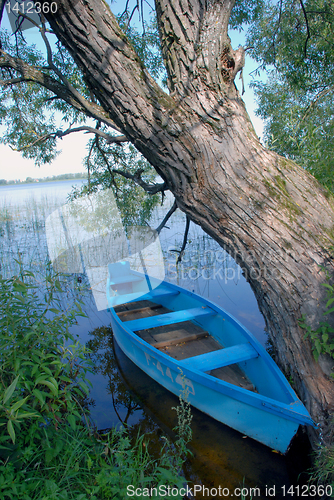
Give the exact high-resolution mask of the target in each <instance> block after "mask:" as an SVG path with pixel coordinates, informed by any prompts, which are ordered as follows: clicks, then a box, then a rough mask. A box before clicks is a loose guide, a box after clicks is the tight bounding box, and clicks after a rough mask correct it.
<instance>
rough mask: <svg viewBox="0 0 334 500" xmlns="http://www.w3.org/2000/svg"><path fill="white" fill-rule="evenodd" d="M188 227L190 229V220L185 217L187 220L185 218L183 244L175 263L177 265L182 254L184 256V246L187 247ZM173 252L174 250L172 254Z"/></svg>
mask: <svg viewBox="0 0 334 500" xmlns="http://www.w3.org/2000/svg"><path fill="white" fill-rule="evenodd" d="M189 227H190V219H189V217H188V215H187V218H186V227H185V230H184V235H183V243H182V247H181V250H179V256H178V258H177V261H176V263H177V264H179V263H180V262H181V260H182V257H183V254H184V251H185V248H186V245H187V240H188V233H189ZM175 251H176V250H174V252H175Z"/></svg>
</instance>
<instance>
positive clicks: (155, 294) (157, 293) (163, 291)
mask: <svg viewBox="0 0 334 500" xmlns="http://www.w3.org/2000/svg"><path fill="white" fill-rule="evenodd" d="M179 293H180V292H179V291H178V290H173V289H169V288H163V287H161V286H158V287H157V288H154V289H153V290H150V291H149V292H147V293H145V296H144V295H143V297H144V298H145V299H146V298H148V299H149V298H150V297H152V299H155V298H159V297H171V296H172V295H178V294H179Z"/></svg>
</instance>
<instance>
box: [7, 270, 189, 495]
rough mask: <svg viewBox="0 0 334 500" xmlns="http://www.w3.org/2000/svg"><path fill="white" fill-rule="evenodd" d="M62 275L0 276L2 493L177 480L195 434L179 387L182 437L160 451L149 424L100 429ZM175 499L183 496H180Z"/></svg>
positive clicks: (122, 491)
mask: <svg viewBox="0 0 334 500" xmlns="http://www.w3.org/2000/svg"><path fill="white" fill-rule="evenodd" d="M64 280H65V283H66V276H62V275H55V274H53V273H52V271H51V269H50V268H49V270H48V272H47V275H46V278H45V284H46V289H45V288H44V287H43V288H44V290H43V291H44V294H42V298H41V297H40V293H39V292H40V282H39V280H37V281H36V277H35V275H34V274H33V273H32V272H31V271H24V270H22V268H21V270H20V273H19V275H17V276H13V277H12V278H10V279H3V278H2V277H1V276H0V291H1V294H0V312H1V314H0V340H1V345H2V354H1V361H2V363H1V367H0V407H1V411H0V497H1V498H2V499H3V500H10V499H13V498H19V499H20V500H40V499H48V500H70V499H73V500H103V499H106V500H109V499H112V498H125V497H126V492H127V490H126V488H127V485H129V484H130V485H133V486H134V487H135V488H151V487H157V488H159V486H161V485H165V486H166V485H167V486H171V487H177V488H179V489H180V488H181V487H182V486H184V484H185V482H186V480H185V478H184V476H183V473H182V466H183V463H184V461H185V458H186V456H187V454H188V450H187V443H188V442H189V440H190V439H191V430H190V422H191V413H190V409H189V404H188V403H187V401H186V400H185V398H186V394H185V395H184V397H182V396H180V406H179V407H178V409H177V416H178V425H177V427H176V428H175V429H174V431H175V435H176V438H175V440H174V442H171V441H170V440H169V439H168V438H167V437H164V440H163V441H162V443H161V449H160V453H159V454H158V456H156V455H155V454H154V453H153V454H152V452H151V450H150V449H149V438H148V436H146V435H145V433H141V434H138V435H136V436H131V429H129V428H127V427H122V428H111V429H109V430H108V431H107V432H98V431H97V430H96V429H95V428H94V426H93V425H92V424H91V423H90V422H89V409H88V403H87V396H88V394H89V387H88V384H89V382H88V379H87V378H86V374H87V372H89V371H91V370H92V366H91V363H90V362H89V350H88V349H87V348H86V347H85V346H83V345H81V344H80V342H79V341H78V340H77V339H75V338H74V337H73V336H72V335H71V334H70V333H69V327H70V326H71V324H73V322H75V321H76V317H77V316H78V315H82V314H83V312H82V309H81V305H80V303H79V302H74V303H73V304H69V308H68V310H67V311H63V308H62V307H61V304H60V303H59V296H61V295H62V293H63V292H64V287H63V285H64ZM174 498H178V499H179V500H180V499H181V497H180V495H177V496H174Z"/></svg>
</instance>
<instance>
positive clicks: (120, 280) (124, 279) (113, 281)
mask: <svg viewBox="0 0 334 500" xmlns="http://www.w3.org/2000/svg"><path fill="white" fill-rule="evenodd" d="M144 279H145V276H136V275H135V274H128V275H127V276H113V277H112V278H110V281H109V284H110V285H111V286H114V285H121V284H124V283H133V282H134V281H143V280H144Z"/></svg>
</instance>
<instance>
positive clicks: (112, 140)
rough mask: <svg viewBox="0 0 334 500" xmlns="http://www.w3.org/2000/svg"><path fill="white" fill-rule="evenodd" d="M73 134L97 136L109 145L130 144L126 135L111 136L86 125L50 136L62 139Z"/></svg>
mask: <svg viewBox="0 0 334 500" xmlns="http://www.w3.org/2000/svg"><path fill="white" fill-rule="evenodd" d="M73 132H85V133H86V134H95V135H98V136H99V137H102V138H103V139H105V140H106V142H107V144H120V143H122V142H128V141H129V140H128V138H127V137H126V136H125V135H116V136H113V135H110V134H107V133H106V132H103V131H102V130H99V129H97V128H94V127H88V126H86V125H83V126H81V127H74V128H68V129H67V130H64V131H62V130H58V131H57V132H55V133H54V134H50V137H52V136H54V137H58V138H59V139H61V138H62V137H65V136H66V135H69V134H72V133H73Z"/></svg>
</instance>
